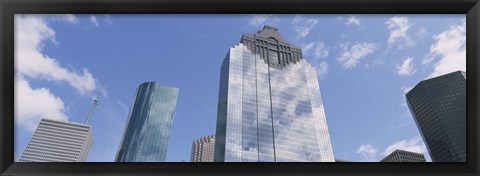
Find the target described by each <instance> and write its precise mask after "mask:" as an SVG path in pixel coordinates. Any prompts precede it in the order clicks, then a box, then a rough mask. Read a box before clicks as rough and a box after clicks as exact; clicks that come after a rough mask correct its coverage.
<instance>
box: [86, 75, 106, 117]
mask: <svg viewBox="0 0 480 176" xmlns="http://www.w3.org/2000/svg"><path fill="white" fill-rule="evenodd" d="M102 88H103V83H102V85H101V86H100V89H98V91H97V94H96V95H95V97H94V98H93V104H92V107H91V108H90V112H89V113H88V116H87V120H86V121H85V125H88V122H89V121H90V117H92V113H93V110H94V109H95V106H97V104H98V94H99V93H100V91H101V90H102Z"/></svg>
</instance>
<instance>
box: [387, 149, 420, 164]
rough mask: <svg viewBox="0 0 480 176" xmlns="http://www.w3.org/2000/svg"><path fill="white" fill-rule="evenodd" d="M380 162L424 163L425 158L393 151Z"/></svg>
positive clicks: (403, 151) (411, 153) (405, 152)
mask: <svg viewBox="0 0 480 176" xmlns="http://www.w3.org/2000/svg"><path fill="white" fill-rule="evenodd" d="M380 162H426V160H425V156H423V154H421V153H415V152H410V151H405V150H395V151H393V152H392V153H390V154H389V155H387V156H386V157H385V158H383V159H382V160H381V161H380Z"/></svg>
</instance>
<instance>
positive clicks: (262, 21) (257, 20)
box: [248, 14, 280, 28]
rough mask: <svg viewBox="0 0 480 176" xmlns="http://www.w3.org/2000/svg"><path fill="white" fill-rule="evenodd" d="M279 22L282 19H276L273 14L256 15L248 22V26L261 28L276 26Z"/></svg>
mask: <svg viewBox="0 0 480 176" xmlns="http://www.w3.org/2000/svg"><path fill="white" fill-rule="evenodd" d="M278 22H280V18H277V17H275V16H274V15H271V14H259V15H254V16H253V17H252V18H251V19H250V20H249V22H248V26H251V27H255V28H261V27H263V25H271V26H275V25H276V24H277V23H278Z"/></svg>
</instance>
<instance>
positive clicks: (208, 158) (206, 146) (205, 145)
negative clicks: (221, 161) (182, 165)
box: [190, 135, 215, 162]
mask: <svg viewBox="0 0 480 176" xmlns="http://www.w3.org/2000/svg"><path fill="white" fill-rule="evenodd" d="M214 150H215V135H210V136H206V137H202V138H197V139H195V140H193V144H192V156H191V158H190V161H191V162H213V152H214Z"/></svg>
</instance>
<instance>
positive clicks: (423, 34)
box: [415, 27, 428, 38]
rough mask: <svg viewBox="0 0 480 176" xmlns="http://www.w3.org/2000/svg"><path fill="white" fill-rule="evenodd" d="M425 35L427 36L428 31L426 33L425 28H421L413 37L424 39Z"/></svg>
mask: <svg viewBox="0 0 480 176" xmlns="http://www.w3.org/2000/svg"><path fill="white" fill-rule="evenodd" d="M427 35H428V31H427V29H425V28H423V27H422V28H419V29H418V30H417V32H415V36H417V37H418V38H424V37H426V36H427Z"/></svg>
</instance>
